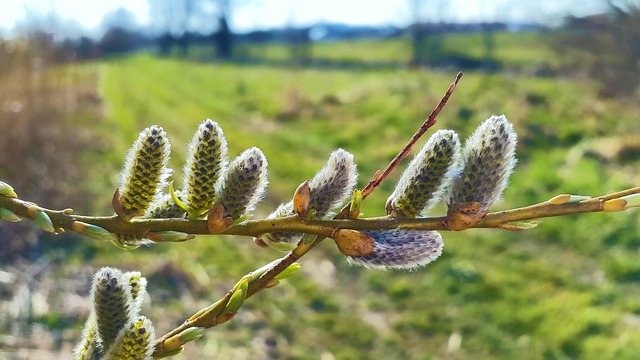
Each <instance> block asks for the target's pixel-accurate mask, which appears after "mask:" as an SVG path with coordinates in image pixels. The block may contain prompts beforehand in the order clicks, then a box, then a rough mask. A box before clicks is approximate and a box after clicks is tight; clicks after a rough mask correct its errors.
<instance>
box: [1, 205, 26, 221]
mask: <svg viewBox="0 0 640 360" xmlns="http://www.w3.org/2000/svg"><path fill="white" fill-rule="evenodd" d="M0 219H2V220H6V221H10V222H18V221H22V218H21V217H20V216H18V215H16V214H15V213H14V212H13V211H11V210H9V209H5V208H0Z"/></svg>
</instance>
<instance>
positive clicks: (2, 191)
mask: <svg viewBox="0 0 640 360" xmlns="http://www.w3.org/2000/svg"><path fill="white" fill-rule="evenodd" d="M0 196H6V197H10V198H17V197H18V195H17V194H16V192H15V191H13V188H12V187H11V185H9V184H7V183H6V182H4V181H0Z"/></svg>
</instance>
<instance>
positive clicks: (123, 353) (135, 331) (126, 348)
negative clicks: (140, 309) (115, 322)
mask: <svg viewBox="0 0 640 360" xmlns="http://www.w3.org/2000/svg"><path fill="white" fill-rule="evenodd" d="M155 341H156V336H155V331H154V329H153V324H152V323H151V320H149V319H147V318H146V317H144V316H138V317H137V318H136V319H133V320H132V321H130V322H129V323H127V324H126V325H125V326H124V328H123V329H122V331H120V333H119V334H118V337H117V338H116V339H115V341H114V343H113V345H112V346H111V347H110V348H108V350H107V351H106V353H105V356H104V358H105V359H132V360H133V359H150V358H151V354H152V353H153V349H154V345H155V344H154V343H155Z"/></svg>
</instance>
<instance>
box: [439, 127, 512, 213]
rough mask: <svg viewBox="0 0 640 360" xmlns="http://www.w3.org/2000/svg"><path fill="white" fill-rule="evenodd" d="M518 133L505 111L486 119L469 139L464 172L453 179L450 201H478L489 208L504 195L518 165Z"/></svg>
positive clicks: (465, 148) (483, 210)
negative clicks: (504, 113)
mask: <svg viewBox="0 0 640 360" xmlns="http://www.w3.org/2000/svg"><path fill="white" fill-rule="evenodd" d="M516 141H517V135H516V133H515V131H514V130H513V125H511V123H510V122H509V121H508V120H507V118H506V117H505V116H504V115H501V116H496V115H493V116H491V117H490V118H489V119H487V120H485V121H484V122H483V123H482V124H480V126H479V127H478V128H477V129H476V131H475V132H474V133H473V135H471V137H469V139H467V141H466V143H465V146H464V150H463V151H462V166H463V169H462V172H461V173H460V175H459V176H458V177H456V178H455V179H454V180H453V184H452V188H451V194H450V198H449V205H450V206H451V205H452V204H458V203H464V202H478V203H479V205H480V207H479V212H486V211H488V210H489V208H490V207H491V206H492V205H493V204H494V203H495V202H496V201H497V200H498V199H499V198H500V196H501V195H502V192H503V191H504V189H505V188H506V186H507V183H508V181H509V176H510V175H511V172H512V171H513V168H514V166H515V165H516V162H517V161H516V159H515V148H516Z"/></svg>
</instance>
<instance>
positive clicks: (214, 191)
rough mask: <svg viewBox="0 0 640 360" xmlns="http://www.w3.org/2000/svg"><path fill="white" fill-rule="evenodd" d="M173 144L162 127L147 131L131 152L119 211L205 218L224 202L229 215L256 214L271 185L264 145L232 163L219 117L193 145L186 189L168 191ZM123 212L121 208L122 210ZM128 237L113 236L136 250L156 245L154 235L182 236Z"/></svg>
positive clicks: (126, 214) (207, 123)
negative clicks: (148, 244) (171, 147)
mask: <svg viewBox="0 0 640 360" xmlns="http://www.w3.org/2000/svg"><path fill="white" fill-rule="evenodd" d="M169 155H170V145H169V140H168V139H167V134H166V132H165V131H164V130H162V128H159V127H157V126H151V127H149V128H147V129H145V130H143V131H142V132H141V134H140V136H139V137H138V140H137V141H136V142H135V143H134V144H133V147H132V149H131V150H130V151H129V153H128V155H127V160H126V161H125V165H124V168H123V171H122V174H121V185H120V187H119V190H118V195H119V201H116V202H115V203H114V206H115V208H116V212H117V213H118V214H119V215H121V217H122V218H123V219H125V220H128V219H130V218H132V217H135V216H141V217H144V218H182V217H188V218H190V219H201V218H203V217H204V216H205V214H206V213H207V211H209V210H210V209H212V208H213V207H214V206H215V205H217V204H220V205H222V206H223V208H224V216H225V217H229V218H230V219H231V220H238V219H242V218H245V217H247V216H249V215H250V214H251V212H252V211H253V209H254V208H255V205H256V204H257V203H258V201H260V199H261V198H262V196H263V194H264V192H265V189H266V187H267V184H268V181H267V165H268V163H267V159H266V158H265V156H264V154H263V153H262V151H261V150H260V149H258V148H251V149H248V150H246V151H244V152H243V153H242V154H240V155H239V156H238V157H237V158H236V159H234V160H233V161H232V162H231V163H230V164H229V160H228V158H227V140H226V138H225V136H224V133H223V131H222V128H221V127H220V126H219V125H218V123H216V122H215V121H213V120H210V119H207V120H205V121H203V122H202V123H201V124H200V126H198V129H197V130H196V132H195V134H194V135H193V138H192V139H191V141H190V142H189V145H188V148H187V162H186V164H185V166H184V171H183V173H184V177H183V179H182V184H183V186H182V188H181V189H179V190H174V189H173V186H169V190H170V192H169V193H163V192H162V189H163V188H164V187H166V179H167V177H168V175H169V174H170V173H171V170H170V169H168V168H167V164H168V162H169ZM118 210H120V211H118ZM169 235H170V236H167V234H166V233H159V234H144V235H128V234H113V243H114V244H115V245H117V246H118V247H121V248H124V249H134V248H137V247H138V246H140V245H142V244H147V243H150V242H151V241H150V240H147V239H148V238H156V239H162V240H163V241H181V240H184V239H186V238H187V237H186V235H185V236H183V237H177V239H179V240H171V239H173V238H175V236H176V234H175V233H172V234H169Z"/></svg>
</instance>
